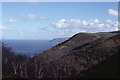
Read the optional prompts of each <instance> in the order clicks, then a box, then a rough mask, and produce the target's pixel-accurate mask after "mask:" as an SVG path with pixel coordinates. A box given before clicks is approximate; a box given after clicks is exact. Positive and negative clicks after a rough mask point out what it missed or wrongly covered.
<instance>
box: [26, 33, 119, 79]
mask: <svg viewBox="0 0 120 80" xmlns="http://www.w3.org/2000/svg"><path fill="white" fill-rule="evenodd" d="M119 48H120V34H119V32H111V33H96V34H89V33H79V34H76V35H74V36H73V37H71V38H70V39H68V40H66V41H65V42H62V43H60V44H58V45H56V46H54V47H52V48H51V49H49V50H46V51H44V52H43V53H41V54H39V55H37V56H35V57H34V58H32V59H31V60H29V61H28V65H29V67H28V73H29V72H30V70H32V72H33V74H30V75H29V77H35V75H34V74H35V73H36V71H35V67H34V65H35V62H37V63H36V64H37V65H36V66H37V69H38V68H39V69H38V70H40V72H41V74H40V75H42V77H47V78H62V77H63V78H71V77H72V78H73V77H74V78H76V77H85V75H86V73H87V72H85V71H87V70H89V69H92V67H94V66H96V65H98V64H99V63H102V62H103V61H106V60H107V59H108V58H109V57H111V56H114V55H115V54H117V53H118V50H119ZM41 68H42V69H41ZM83 72H84V73H83ZM88 73H89V71H88ZM96 74H97V73H96ZM98 74H101V73H99V72H98ZM106 74H107V73H106ZM40 75H39V76H40ZM39 76H38V77H39ZM104 76H105V75H104ZM108 76H110V75H108Z"/></svg>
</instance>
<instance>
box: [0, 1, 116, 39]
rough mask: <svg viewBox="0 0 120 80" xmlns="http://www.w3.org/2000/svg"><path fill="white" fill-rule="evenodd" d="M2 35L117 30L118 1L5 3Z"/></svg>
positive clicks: (24, 36)
mask: <svg viewBox="0 0 120 80" xmlns="http://www.w3.org/2000/svg"><path fill="white" fill-rule="evenodd" d="M0 30H2V38H3V39H37V40H50V39H53V38H63V37H71V36H73V35H75V34H76V33H79V32H87V33H95V32H110V31H116V30H118V3H117V2H3V3H2V27H0Z"/></svg>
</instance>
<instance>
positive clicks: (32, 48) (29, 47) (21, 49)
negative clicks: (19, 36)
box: [2, 40, 58, 57]
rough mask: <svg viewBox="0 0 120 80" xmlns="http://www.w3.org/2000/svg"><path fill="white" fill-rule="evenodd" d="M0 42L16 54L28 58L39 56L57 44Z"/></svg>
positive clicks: (18, 41) (44, 41)
mask: <svg viewBox="0 0 120 80" xmlns="http://www.w3.org/2000/svg"><path fill="white" fill-rule="evenodd" d="M2 42H3V43H4V45H5V46H6V47H8V48H11V50H12V51H13V52H15V53H16V54H24V55H26V56H28V57H33V56H35V55H37V54H40V53H42V52H43V51H45V50H47V49H49V48H51V47H53V46H55V45H57V44H58V42H50V40H3V41H2Z"/></svg>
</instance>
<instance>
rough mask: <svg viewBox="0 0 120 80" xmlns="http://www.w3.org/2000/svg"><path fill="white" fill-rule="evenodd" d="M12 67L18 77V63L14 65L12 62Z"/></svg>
mask: <svg viewBox="0 0 120 80" xmlns="http://www.w3.org/2000/svg"><path fill="white" fill-rule="evenodd" d="M12 65H13V71H14V74H15V75H16V74H17V68H18V63H14V62H13V61H12Z"/></svg>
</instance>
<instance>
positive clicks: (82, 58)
mask: <svg viewBox="0 0 120 80" xmlns="http://www.w3.org/2000/svg"><path fill="white" fill-rule="evenodd" d="M119 49H120V35H116V36H113V37H111V38H109V39H107V40H104V41H101V40H100V41H99V42H96V43H93V44H89V45H86V46H84V47H82V48H77V49H75V50H72V51H71V53H70V54H69V55H67V56H64V57H62V58H61V59H59V60H58V61H56V62H54V63H53V64H54V65H55V66H56V67H57V69H58V70H61V71H62V73H63V75H62V77H70V76H71V77H78V74H79V77H82V76H83V74H80V73H81V72H82V71H86V70H88V69H90V68H92V67H93V66H94V65H97V64H99V63H101V62H102V61H105V60H107V59H108V58H109V57H110V56H112V55H114V54H115V55H116V54H117V53H118V50H119ZM116 66H117V65H116ZM58 73H59V75H61V74H60V72H58ZM111 73H112V72H111ZM98 74H100V73H99V72H98ZM105 74H107V73H105ZM96 75H97V73H96ZM107 75H108V76H110V75H109V74H107Z"/></svg>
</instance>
